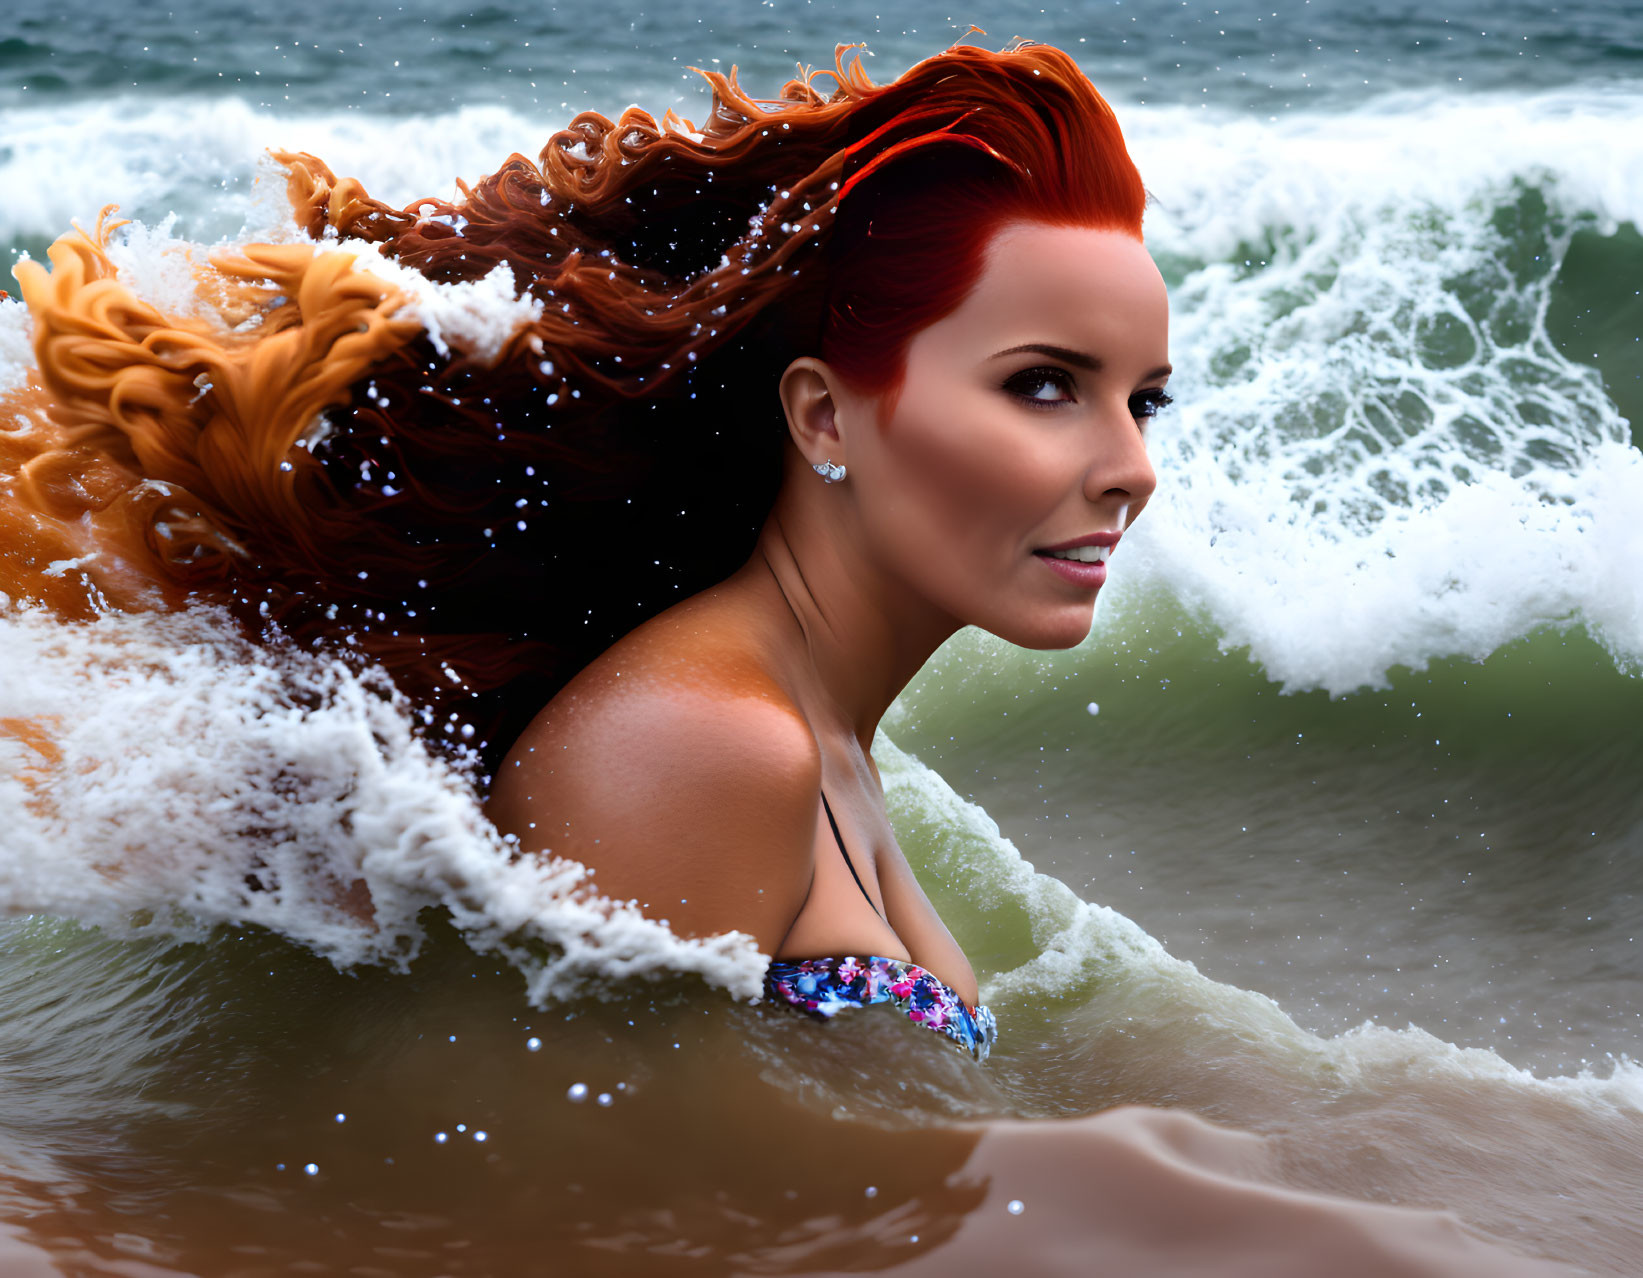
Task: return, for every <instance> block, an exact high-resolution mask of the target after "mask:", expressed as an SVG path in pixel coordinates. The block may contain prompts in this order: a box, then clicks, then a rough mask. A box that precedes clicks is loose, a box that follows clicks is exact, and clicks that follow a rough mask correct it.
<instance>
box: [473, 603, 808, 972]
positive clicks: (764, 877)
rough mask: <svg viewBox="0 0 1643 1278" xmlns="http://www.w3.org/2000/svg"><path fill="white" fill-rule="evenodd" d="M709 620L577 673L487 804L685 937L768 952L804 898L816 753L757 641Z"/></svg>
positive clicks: (613, 653)
mask: <svg viewBox="0 0 1643 1278" xmlns="http://www.w3.org/2000/svg"><path fill="white" fill-rule="evenodd" d="M713 622H714V619H713V618H712V617H711V615H708V616H704V615H703V614H702V613H701V612H700V611H699V610H698V611H694V612H693V611H692V610H689V609H686V610H682V611H681V610H678V609H676V610H673V612H670V613H668V614H664V615H663V616H662V617H660V618H657V619H655V620H653V621H651V622H649V623H647V624H646V625H645V626H642V627H640V629H639V630H637V631H635V632H634V633H633V634H631V635H629V636H628V637H627V638H625V639H623V640H622V641H621V642H620V643H618V644H616V645H615V646H614V647H612V648H611V649H609V650H608V651H607V652H605V653H604V654H603V655H602V656H600V657H599V658H598V659H597V660H596V661H594V662H593V663H592V664H591V665H590V666H588V667H587V668H586V669H585V670H583V671H582V672H581V673H580V674H579V675H577V677H576V678H575V679H573V680H572V681H571V682H570V683H569V684H567V685H566V686H565V687H564V689H562V690H561V691H560V693H559V694H558V695H557V696H556V697H554V699H553V700H552V701H551V702H549V703H548V705H547V706H546V707H544V708H543V710H542V711H541V713H539V714H538V715H537V716H536V718H535V719H534V720H533V721H532V722H531V724H530V726H529V727H528V728H527V729H526V730H525V732H524V733H523V734H522V735H521V736H520V738H519V740H518V741H517V742H515V744H514V746H513V748H512V750H511V751H510V752H509V754H508V756H507V758H505V759H504V760H503V763H502V766H501V768H500V769H499V770H498V772H497V776H496V780H495V782H494V784H493V786H492V791H491V797H490V800H489V802H488V804H487V812H488V814H489V815H490V817H491V819H492V820H493V821H494V822H495V823H496V825H497V828H498V829H499V830H501V831H502V832H503V833H504V834H510V833H511V834H514V835H516V836H518V838H519V841H520V845H521V847H522V848H524V849H525V850H526V851H530V852H539V853H540V852H551V853H554V854H557V855H562V856H569V857H572V858H574V859H575V860H578V861H581V862H582V863H583V864H585V865H587V866H589V867H590V868H591V869H592V870H593V871H594V873H595V880H594V881H595V884H596V885H597V886H598V888H599V890H600V891H601V892H603V893H604V894H605V895H607V896H612V897H616V898H618V899H633V900H636V901H637V902H638V903H639V905H640V907H641V908H642V909H644V910H645V912H646V913H647V914H650V915H651V916H652V917H657V918H666V919H667V920H668V921H669V923H670V925H671V926H673V928H674V930H675V931H678V932H680V933H681V934H684V935H707V934H711V933H715V932H722V931H728V930H738V931H744V932H748V933H750V934H752V935H753V936H754V938H755V939H756V940H757V941H758V943H759V946H760V948H761V949H762V950H764V952H765V953H772V952H773V951H774V950H775V948H776V947H777V946H778V945H779V944H780V942H781V940H782V937H783V936H785V935H786V932H787V929H788V928H789V927H790V926H791V924H792V921H793V919H794V918H795V917H796V916H797V914H798V911H799V909H800V907H801V906H802V905H803V903H804V899H805V896H806V895H807V893H808V891H809V885H810V877H811V872H812V868H813V867H812V858H813V848H814V838H815V820H816V817H815V804H816V794H817V791H818V789H819V786H820V780H821V755H820V751H819V748H818V747H817V744H816V739H815V736H814V734H813V733H812V732H811V730H810V727H809V725H808V724H807V723H806V721H805V719H804V716H803V715H802V714H800V712H799V711H798V709H797V707H796V706H795V705H794V704H793V702H792V700H791V698H790V697H788V696H787V695H786V694H785V692H784V690H783V688H782V687H781V685H780V682H779V681H778V680H777V679H776V678H774V677H773V675H772V673H771V672H770V670H769V669H768V668H766V666H765V665H764V663H763V662H762V661H761V660H760V657H759V653H758V650H757V648H756V646H755V645H753V644H750V643H747V642H744V641H742V640H741V639H740V638H739V637H738V636H737V635H736V634H735V633H734V632H733V631H731V630H727V629H726V627H724V626H723V625H718V624H713Z"/></svg>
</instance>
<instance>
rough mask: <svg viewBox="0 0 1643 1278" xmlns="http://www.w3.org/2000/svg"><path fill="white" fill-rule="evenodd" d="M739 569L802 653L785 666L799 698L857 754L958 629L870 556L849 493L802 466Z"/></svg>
mask: <svg viewBox="0 0 1643 1278" xmlns="http://www.w3.org/2000/svg"><path fill="white" fill-rule="evenodd" d="M805 480H809V481H810V482H809V484H806V483H805V482H804V481H805ZM744 572H745V573H747V574H748V577H749V578H750V579H751V583H752V584H753V586H754V588H755V589H758V590H760V591H762V592H774V593H776V594H779V596H780V599H781V603H782V604H783V605H785V608H786V611H787V612H788V613H789V614H790V616H791V619H792V621H791V624H792V625H793V627H794V628H795V640H796V643H797V644H799V645H802V651H803V654H804V656H803V658H802V659H800V660H798V661H797V662H796V668H795V669H794V670H793V671H792V674H793V676H794V680H795V684H796V685H797V689H798V691H799V693H800V695H801V697H802V699H803V700H804V701H805V702H807V703H809V707H808V708H809V709H810V710H811V711H812V712H813V713H815V714H818V715H820V716H823V717H824V718H825V719H826V720H827V721H828V723H827V726H829V727H837V728H842V729H845V730H847V731H849V732H850V733H851V734H852V735H853V736H854V737H855V738H856V740H857V741H858V742H859V743H860V745H861V748H862V750H863V752H866V751H868V750H869V749H870V748H871V746H872V742H873V734H874V733H875V732H876V731H877V730H878V725H879V720H880V719H882V718H883V717H884V712H885V711H886V710H888V709H889V708H890V703H891V702H893V701H894V700H895V699H896V697H897V696H898V695H900V693H901V690H902V689H903V688H905V687H906V686H907V684H908V682H909V681H910V680H911V679H912V678H913V676H914V675H915V674H917V673H918V672H919V669H920V668H921V667H922V666H923V665H924V663H925V662H926V661H927V660H929V658H930V655H931V654H932V653H933V652H935V650H936V649H937V648H939V647H940V646H941V645H942V644H943V643H944V642H946V640H947V639H948V638H949V637H950V636H951V635H952V634H953V633H954V632H955V631H956V630H957V629H958V628H959V623H958V621H957V620H955V619H954V618H953V617H952V616H950V615H948V614H946V613H943V612H942V611H941V610H940V609H938V608H936V607H935V606H934V605H932V604H931V603H930V602H929V601H928V600H924V599H921V598H919V597H917V596H916V595H915V594H914V593H913V592H912V591H911V590H910V589H908V588H907V587H906V585H905V584H904V583H902V582H901V581H900V580H899V579H897V578H896V577H895V576H894V574H892V573H890V572H888V571H886V570H885V568H884V567H883V566H882V565H881V564H879V563H878V562H877V560H876V558H875V557H874V556H873V555H872V554H871V553H870V552H869V549H868V547H867V545H866V543H865V539H864V538H863V537H862V536H861V531H860V523H859V521H858V520H857V518H856V516H855V502H854V500H853V498H852V495H851V494H850V493H848V492H846V491H842V490H839V489H833V488H830V487H827V486H824V485H823V484H822V483H821V482H820V480H818V479H816V477H815V476H814V475H813V474H811V473H810V471H809V468H808V467H804V468H803V474H802V475H798V474H796V473H794V472H793V471H792V470H790V473H789V475H788V477H787V481H786V482H785V483H783V485H782V489H781V493H780V495H779V496H778V498H777V500H776V505H775V508H774V509H773V510H772V511H771V513H770V517H769V518H768V519H767V520H766V521H765V524H764V527H763V529H762V530H761V531H760V533H759V541H758V545H757V546H756V548H755V550H754V552H753V557H752V559H751V560H750V561H749V562H748V565H747V568H746V569H745V570H744ZM818 726H820V725H818Z"/></svg>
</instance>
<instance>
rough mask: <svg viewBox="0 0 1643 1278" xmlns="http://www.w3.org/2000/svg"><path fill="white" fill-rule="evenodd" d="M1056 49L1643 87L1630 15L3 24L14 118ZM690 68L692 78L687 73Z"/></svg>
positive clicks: (1393, 11)
mask: <svg viewBox="0 0 1643 1278" xmlns="http://www.w3.org/2000/svg"><path fill="white" fill-rule="evenodd" d="M972 22H973V23H975V24H976V25H977V26H980V27H982V28H983V29H984V30H985V32H986V35H985V36H980V35H977V36H974V37H972V38H973V39H975V40H976V41H977V42H981V43H989V44H992V45H994V46H995V47H996V46H997V45H1000V44H1002V43H1003V42H1005V41H1006V40H1009V39H1010V38H1012V37H1016V36H1021V37H1025V38H1028V39H1034V40H1042V41H1047V42H1049V43H1052V44H1059V45H1062V46H1064V47H1066V48H1067V49H1069V50H1071V51H1072V52H1073V53H1075V54H1076V55H1077V56H1078V57H1079V58H1080V60H1081V61H1082V62H1083V64H1084V66H1085V68H1086V69H1087V70H1088V71H1089V72H1090V74H1091V76H1092V77H1093V78H1094V79H1095V80H1096V82H1097V83H1098V84H1100V85H1102V86H1103V87H1104V88H1105V89H1106V90H1107V91H1108V92H1109V93H1111V94H1113V95H1114V96H1116V97H1118V98H1120V99H1124V100H1145V101H1148V102H1153V103H1177V104H1179V103H1188V104H1201V105H1203V106H1206V107H1215V108H1222V109H1234V110H1236V109H1242V110H1252V111H1266V112H1270V111H1275V110H1283V109H1290V108H1297V107H1307V108H1312V109H1319V108H1326V107H1327V108H1329V109H1339V108H1344V107H1347V106H1350V105H1351V104H1353V103H1357V102H1361V101H1363V100H1365V99H1367V98H1370V97H1373V96H1376V95H1379V94H1384V93H1387V92H1389V91H1393V90H1400V89H1410V88H1418V87H1425V86H1430V85H1453V86H1455V88H1456V90H1457V91H1481V90H1498V89H1534V88H1543V87H1547V86H1551V85H1564V84H1570V83H1577V82H1578V83H1583V84H1588V85H1589V84H1592V83H1594V82H1602V81H1617V82H1620V81H1628V80H1632V79H1635V78H1636V77H1637V76H1639V75H1640V74H1643V20H1640V17H1639V14H1638V10H1637V6H1636V5H1634V4H1628V3H1624V2H1623V0H1588V2H1587V3H1581V4H1574V5H1552V6H1549V5H1544V4H1536V3H1530V2H1529V0H1508V2H1507V3H1458V2H1455V0H1450V2H1449V3H1443V4H1436V5H1426V4H1412V3H1390V2H1382V3H1365V4H1344V3H1321V2H1320V3H1313V2H1311V0H1307V2H1306V3H1300V4H1296V3H1294V2H1293V0H1265V2H1264V3H1257V2H1256V0H1218V2H1216V3H1207V2H1205V0H1187V2H1186V3H1151V4H1147V3H1136V2H1135V0H1129V2H1128V3H1125V0H1106V2H1101V3H1087V4H1051V5H1039V4H1033V3H1019V2H1017V3H1011V2H1007V0H1006V2H1001V0H989V2H987V3H981V4H975V5H971V6H968V7H962V8H958V9H955V10H954V11H953V12H952V14H951V15H950V16H949V15H943V16H941V17H934V16H933V15H932V17H931V18H930V19H928V20H918V19H914V20H912V21H909V20H908V19H907V18H906V17H905V16H899V15H896V14H894V13H891V12H889V11H888V10H887V6H885V5H883V4H882V3H878V2H877V0H875V2H874V3H866V2H864V0H856V2H854V3H849V2H835V3H827V4H813V3H798V2H797V0H765V3H761V4H757V5H755V4H751V3H726V2H725V0H716V2H709V3H703V4H698V5H694V6H690V8H689V9H688V10H683V9H673V8H660V7H658V6H655V5H649V4H640V3H636V2H635V0H614V2H612V3H605V4H600V5H598V6H584V5H570V4H546V5H533V6H529V7H528V8H525V7H509V6H502V5H494V4H492V5H480V6H476V7H471V8H470V7H452V6H447V5H437V4H429V3H425V2H421V0H413V2H412V3H408V4H399V5H382V4H370V5H346V6H343V5H336V4H327V3H320V2H318V0H294V2H292V3H285V4H280V5H277V6H274V5H270V6H253V7H250V8H248V9H241V8H239V7H237V6H236V7H234V8H232V9H230V8H227V7H224V6H221V5H215V4H210V3H201V2H200V0H176V2H174V3H171V4H165V5H152V6H150V5H112V4H108V3H103V2H100V0H67V2H66V3H61V4H55V3H54V4H47V3H41V0H25V2H24V3H21V4H13V5H10V6H8V8H7V11H6V12H5V13H4V14H0V109H3V108H4V107H9V106H18V105H22V104H24V103H29V104H39V103H42V102H54V101H55V102H61V101H65V100H75V99H79V98H84V97H95V96H104V95H109V94H129V95H131V96H135V97H140V98H156V97H157V98H176V97H178V96H188V97H196V96H204V97H216V96H222V95H233V96H236V97H239V98H242V99H243V100H245V101H246V102H248V103H250V104H252V105H254V106H256V107H259V108H262V109H267V110H281V109H285V108H286V106H287V104H290V107H291V109H317V108H323V109H325V110H331V111H336V110H346V111H366V112H382V113H391V114H415V113H421V112H428V111H438V110H443V109H447V108H450V107H453V106H458V105H463V104H489V105H500V106H506V107H509V108H511V109H513V110H516V111H520V112H529V111H531V110H533V109H539V110H542V111H544V112H545V113H546V118H547V119H557V118H558V115H559V114H560V113H561V112H562V111H563V110H564V108H565V106H569V107H572V108H576V109H580V108H582V107H584V106H594V107H597V108H599V109H604V110H607V111H610V110H613V109H618V108H620V107H621V106H622V105H624V104H625V102H626V101H627V98H626V96H625V95H627V94H629V93H631V92H632V91H633V90H634V89H636V88H637V87H639V86H640V85H643V86H644V87H646V88H647V89H650V90H664V89H666V88H669V87H671V88H673V89H675V90H684V89H685V87H686V85H687V83H688V81H689V79H690V78H692V77H690V76H689V73H688V72H687V71H685V70H684V68H685V67H686V66H689V65H699V66H704V67H709V66H713V65H714V61H713V60H714V59H715V58H717V59H719V62H720V65H721V66H722V67H723V68H726V69H728V67H729V65H730V63H732V62H735V63H736V64H737V65H739V67H740V68H741V72H742V76H743V79H744V83H745V84H747V85H749V86H760V85H768V84H771V83H772V82H775V81H777V80H778V79H779V78H785V77H786V76H787V75H789V74H791V73H792V71H793V67H794V63H795V62H805V63H809V64H813V65H814V64H827V63H830V62H831V60H832V50H833V45H834V44H835V43H839V42H845V43H851V42H856V41H865V42H867V44H868V45H869V47H870V50H871V52H872V55H873V56H872V57H871V58H870V59H869V62H868V68H869V73H870V74H872V73H873V72H874V71H875V70H876V71H877V72H878V75H877V76H876V77H875V78H889V77H891V76H892V75H893V74H894V73H895V72H896V71H897V70H898V69H899V68H900V67H902V66H903V65H905V64H907V63H909V62H912V61H916V60H917V59H918V58H921V57H926V56H928V55H930V54H932V53H934V52H936V51H937V50H939V49H941V48H942V47H944V46H946V45H947V44H949V43H951V42H953V41H954V40H956V39H960V38H962V37H963V36H964V35H965V33H966V30H967V28H968V27H969V25H970V24H971V23H972ZM673 68H677V70H673Z"/></svg>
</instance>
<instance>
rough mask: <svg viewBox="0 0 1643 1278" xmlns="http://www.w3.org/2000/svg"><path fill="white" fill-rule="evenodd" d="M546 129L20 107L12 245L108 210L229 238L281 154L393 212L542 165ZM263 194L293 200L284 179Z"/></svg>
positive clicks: (466, 115)
mask: <svg viewBox="0 0 1643 1278" xmlns="http://www.w3.org/2000/svg"><path fill="white" fill-rule="evenodd" d="M547 133H548V130H546V129H545V128H544V126H543V125H542V122H541V121H540V120H537V119H532V118H528V117H525V116H521V115H519V114H518V113H516V112H513V111H509V110H506V109H504V108H501V107H494V106H465V107H462V108H460V109H458V110H454V111H450V112H446V113H442V114H438V115H407V116H403V117H390V116H381V115H369V114H365V113H363V112H350V111H335V112H329V113H320V114H311V113H307V112H302V111H292V112H283V111H282V112H271V111H267V110H261V109H258V108H256V107H253V106H251V105H250V104H249V103H247V102H245V101H243V100H242V99H239V98H235V97H221V98H211V99H204V98H200V99H181V100H178V101H173V102H165V103H158V102H155V101H153V100H141V99H138V100H122V99H119V98H96V99H90V100H85V101H79V102H65V103H61V104H54V105H53V106H52V107H51V108H49V109H34V108H19V109H14V110H10V111H8V112H7V114H6V147H5V149H4V150H3V151H0V182H3V183H4V184H5V188H6V190H7V192H8V195H7V198H6V201H5V204H4V207H0V239H3V240H11V239H16V238H18V237H21V236H25V235H28V236H46V237H54V236H56V235H58V234H60V233H61V232H62V231H63V229H64V228H65V227H67V226H68V225H69V224H70V222H72V221H73V220H74V219H76V218H80V219H86V218H90V217H95V216H96V212H97V210H98V209H99V208H101V207H102V206H103V205H104V204H108V203H110V202H114V203H118V204H119V205H121V206H122V208H124V209H125V210H126V211H127V212H128V213H134V214H138V215H140V216H143V217H145V218H149V219H155V220H157V219H158V218H160V217H162V216H163V215H164V214H165V213H166V212H168V211H176V212H178V213H180V214H181V215H182V216H183V217H184V219H185V229H186V230H187V232H188V233H190V234H192V235H195V236H196V237H207V236H215V235H220V234H224V233H225V232H230V231H232V230H234V229H235V228H237V227H239V226H240V225H241V223H242V221H243V220H244V218H245V215H246V211H247V195H246V191H247V189H248V188H249V186H250V183H251V182H252V180H253V179H254V178H258V177H259V176H261V175H263V174H265V173H266V172H267V170H265V169H264V168H262V167H260V166H261V165H262V163H263V162H264V161H266V160H267V153H266V149H267V148H269V147H275V148H283V149H285V150H290V151H307V152H309V153H311V154H314V155H320V156H324V157H325V160H326V162H327V163H328V164H330V165H331V166H332V168H333V170H334V171H335V172H337V173H339V174H347V175H348V176H350V177H357V178H359V179H360V180H361V181H362V182H364V184H365V188H366V189H367V190H368V191H370V192H371V193H372V194H373V195H374V196H376V197H377V198H378V199H382V200H386V201H387V202H388V203H391V204H401V205H402V204H405V203H408V202H409V201H411V200H413V199H416V198H417V197H418V196H424V195H443V196H447V197H452V196H455V195H457V194H458V192H457V191H456V189H455V188H454V186H453V182H452V179H453V175H456V174H468V175H473V176H475V177H477V176H478V175H479V174H481V173H488V172H490V171H491V170H493V169H495V168H496V167H497V165H498V164H499V163H500V162H501V161H502V160H503V159H505V158H506V157H507V156H508V155H509V154H510V153H511V152H514V151H523V152H524V153H525V154H527V155H534V154H535V153H536V152H537V150H539V149H540V148H541V146H542V145H543V144H544V143H545V142H546V141H547V140H548V139H547ZM178 138H187V139H188V145H187V146H186V147H180V146H179V145H178V142H177V140H178ZM65 158H66V161H67V162H65ZM261 185H263V186H270V185H272V186H274V187H275V188H276V189H275V191H274V192H273V193H272V194H273V196H274V198H277V199H280V200H281V201H282V200H283V194H284V189H283V184H282V182H281V181H280V180H279V179H278V178H276V179H275V181H274V182H273V183H268V182H266V181H264V182H262V183H261ZM207 191H210V192H211V194H210V195H206V194H205V192H207ZM256 194H257V195H259V196H260V195H261V194H262V192H260V191H259V192H257V193H256ZM207 223H209V224H210V226H209V229H205V224H207ZM197 224H198V225H197ZM247 229H248V231H250V232H251V238H260V237H259V236H258V235H256V234H255V231H256V228H255V227H250V228H247Z"/></svg>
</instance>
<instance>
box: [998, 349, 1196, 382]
mask: <svg viewBox="0 0 1643 1278" xmlns="http://www.w3.org/2000/svg"><path fill="white" fill-rule="evenodd" d="M1023 351H1031V352H1032V353H1033V354H1035V355H1048V356H1049V357H1050V358H1051V359H1058V360H1061V361H1062V362H1063V363H1066V364H1071V365H1072V366H1073V367H1074V368H1086V369H1089V370H1090V372H1092V373H1094V372H1099V371H1100V370H1101V361H1100V360H1098V359H1096V358H1095V356H1093V355H1086V354H1084V352H1083V351H1075V350H1072V349H1071V348H1069V347H1066V346H1052V345H1051V344H1050V343H1048V342H1028V343H1026V344H1025V345H1023V346H1011V347H1009V348H1008V349H1007V350H1002V351H999V352H998V354H996V355H994V356H993V357H992V358H993V359H1002V358H1003V357H1004V356H1006V355H1019V354H1020V353H1022V352H1023ZM1174 371H1175V370H1174V369H1173V368H1171V367H1170V365H1168V364H1160V365H1159V366H1158V367H1157V368H1155V369H1153V370H1152V371H1151V372H1150V373H1148V374H1147V375H1146V376H1145V377H1143V378H1142V379H1141V380H1142V381H1144V382H1150V381H1151V380H1152V379H1153V378H1155V377H1168V376H1169V375H1170V374H1171V373H1172V372H1174Z"/></svg>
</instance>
